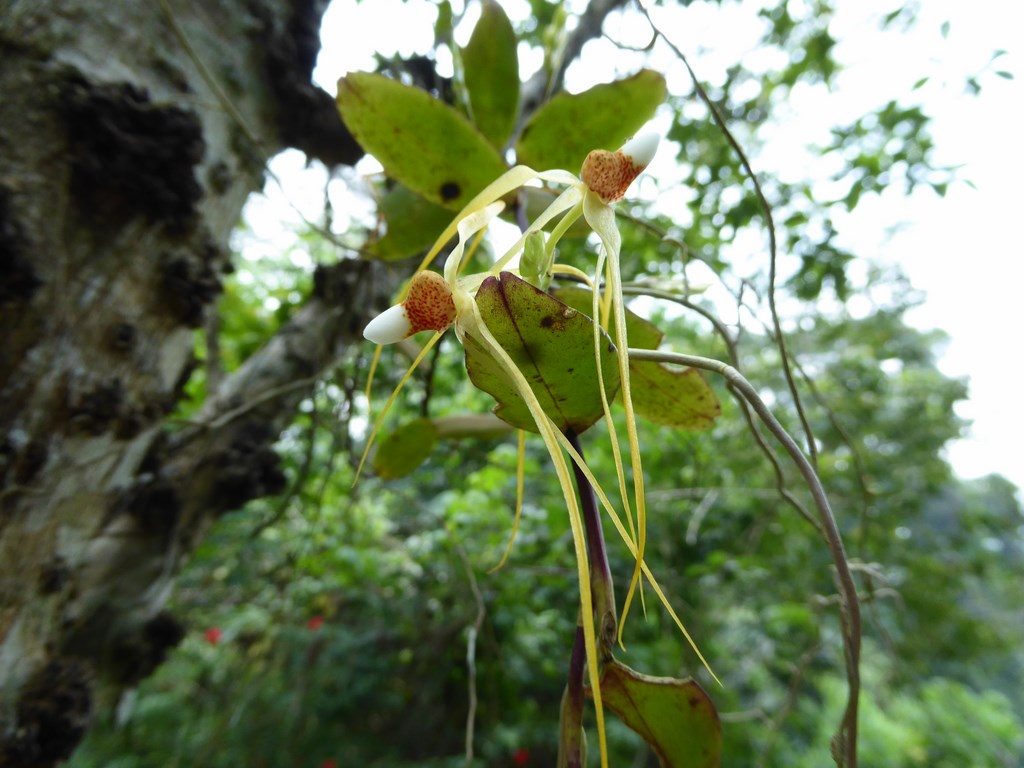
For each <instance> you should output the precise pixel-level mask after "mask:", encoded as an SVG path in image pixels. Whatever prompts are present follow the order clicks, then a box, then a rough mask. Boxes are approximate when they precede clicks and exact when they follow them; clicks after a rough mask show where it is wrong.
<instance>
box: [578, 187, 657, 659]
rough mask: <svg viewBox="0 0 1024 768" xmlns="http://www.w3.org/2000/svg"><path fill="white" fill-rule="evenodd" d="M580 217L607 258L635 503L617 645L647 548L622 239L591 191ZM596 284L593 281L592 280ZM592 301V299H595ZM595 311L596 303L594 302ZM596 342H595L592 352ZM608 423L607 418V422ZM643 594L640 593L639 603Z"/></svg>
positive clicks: (610, 212) (612, 216)
mask: <svg viewBox="0 0 1024 768" xmlns="http://www.w3.org/2000/svg"><path fill="white" fill-rule="evenodd" d="M583 215H584V217H585V218H586V220H587V223H589V224H590V226H591V227H592V228H593V230H594V231H595V232H596V233H597V235H598V237H600V238H601V242H602V244H603V245H604V255H605V256H607V258H608V270H607V276H608V285H607V290H608V291H610V292H611V298H612V319H613V321H614V323H615V335H616V338H617V339H618V342H619V347H620V349H619V355H618V359H619V378H620V384H619V387H620V390H621V392H622V405H623V409H624V411H625V413H626V432H627V434H628V437H629V453H630V461H631V464H632V468H633V493H634V502H635V504H636V567H635V569H634V571H633V578H632V579H630V582H629V590H628V591H627V593H626V600H625V602H624V603H623V606H622V618H621V620H620V621H619V644H620V645H621V644H622V632H623V627H624V626H625V623H626V617H627V615H628V614H629V608H630V605H631V604H632V601H633V596H634V594H635V593H636V590H637V588H638V587H640V586H641V582H640V579H641V573H642V569H643V562H644V550H645V549H646V546H647V506H646V502H645V496H644V472H643V462H642V461H641V458H640V445H639V438H638V436H637V429H636V414H635V413H634V411H633V397H632V393H631V391H630V379H629V344H628V340H627V336H626V311H625V305H624V303H623V299H622V276H621V274H620V272H619V250H620V248H621V245H622V240H621V238H620V236H619V230H618V227H616V226H615V212H614V211H613V210H612V209H611V208H610V207H609V206H608V205H606V204H605V203H604V202H602V201H601V199H600V197H599V196H598V195H597V194H596V193H593V192H590V193H588V194H587V196H586V198H585V199H584V201H583ZM598 265H599V266H598V269H597V270H596V275H597V279H600V275H601V269H600V266H601V265H602V262H601V256H599V257H598ZM595 282H596V280H595ZM595 298H596V296H595ZM595 311H596V301H595ZM596 345H597V342H596V341H595V350H596ZM609 421H610V419H609ZM612 441H613V444H617V442H618V441H617V440H616V438H615V435H614V433H613V434H612ZM642 599H643V595H642V593H641V600H642Z"/></svg>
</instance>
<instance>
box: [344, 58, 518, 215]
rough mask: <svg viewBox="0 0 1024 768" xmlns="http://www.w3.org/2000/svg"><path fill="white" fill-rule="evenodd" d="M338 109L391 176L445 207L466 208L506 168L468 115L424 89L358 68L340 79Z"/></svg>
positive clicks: (354, 134) (499, 156) (356, 135)
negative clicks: (361, 70)
mask: <svg viewBox="0 0 1024 768" xmlns="http://www.w3.org/2000/svg"><path fill="white" fill-rule="evenodd" d="M338 109H339V110H340V111H341V117H342V119H343V120H344V121H345V124H346V125H347V126H348V128H349V130H350V131H352V135H353V136H355V138H356V140H357V141H358V142H359V143H360V145H362V147H363V149H365V150H366V151H367V152H369V153H370V154H372V155H373V156H374V157H376V158H377V159H378V160H379V161H380V163H381V165H383V166H384V170H385V171H386V172H387V174H388V175H389V176H391V177H392V178H394V179H397V180H398V181H400V182H401V183H402V184H404V185H405V186H407V187H408V188H409V189H411V190H413V191H414V192H417V193H419V194H420V195H422V196H423V197H425V198H426V199H427V200H429V201H431V202H433V203H437V204H438V205H443V206H445V207H446V208H451V209H453V210H458V209H460V208H462V207H463V206H464V205H465V204H466V203H468V202H469V201H470V199H471V198H472V197H473V196H474V195H475V194H476V193H477V192H479V191H480V190H481V189H483V188H484V187H485V186H487V185H488V184H489V183H490V182H492V181H493V180H494V179H495V178H497V177H498V176H500V175H501V174H502V173H504V172H505V170H506V166H505V161H504V160H503V159H502V157H501V154H500V153H499V152H498V150H497V149H495V148H494V147H493V146H491V144H489V143H488V142H487V140H486V139H485V138H484V137H483V136H481V135H480V132H479V131H477V129H476V128H474V127H473V126H472V125H471V124H470V123H469V121H468V120H467V119H466V118H465V117H463V116H462V115H460V114H459V113H458V112H456V111H455V110H454V109H452V108H451V107H449V106H448V105H447V104H443V103H442V102H440V101H438V100H437V99H435V98H433V97H432V96H431V95H430V94H428V93H427V92H426V91H422V90H420V89H419V88H413V87H412V86H408V85H403V84H402V83H399V82H397V81H396V80H391V79H389V78H387V77H383V76H382V75H374V74H370V73H367V72H354V73H352V74H350V75H347V76H345V77H343V78H341V80H339V81H338Z"/></svg>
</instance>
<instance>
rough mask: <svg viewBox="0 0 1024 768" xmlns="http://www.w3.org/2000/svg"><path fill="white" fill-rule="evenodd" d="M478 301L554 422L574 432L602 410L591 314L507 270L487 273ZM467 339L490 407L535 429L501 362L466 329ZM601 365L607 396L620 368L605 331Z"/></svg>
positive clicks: (469, 360)
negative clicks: (494, 403) (497, 275)
mask: <svg viewBox="0 0 1024 768" xmlns="http://www.w3.org/2000/svg"><path fill="white" fill-rule="evenodd" d="M476 302H477V306H478V307H479V308H480V314H481V315H482V316H483V319H484V322H485V323H487V327H488V328H489V329H490V331H491V333H492V334H493V335H494V337H495V339H497V341H498V343H499V344H500V345H501V346H502V347H503V348H504V349H505V351H506V352H508V354H509V356H510V357H511V358H512V360H513V362H514V363H515V364H516V366H518V368H519V370H520V371H522V373H523V375H524V376H525V377H526V380H527V381H528V382H529V384H530V387H531V388H532V389H533V392H534V394H535V395H536V396H537V399H538V400H539V401H540V404H541V407H542V408H543V409H544V412H545V413H547V415H548V416H549V417H550V418H551V420H552V421H553V422H554V423H555V425H556V426H557V428H558V429H560V430H562V431H565V430H566V429H572V430H573V431H574V432H576V433H577V434H579V433H581V432H583V431H584V430H585V429H587V428H588V427H590V425H592V424H593V423H594V422H595V421H597V420H598V419H600V418H601V417H602V415H603V409H602V406H601V392H600V390H599V389H598V387H599V384H598V374H597V364H596V362H595V360H594V326H593V323H592V322H591V320H590V317H589V316H588V315H585V314H583V313H581V312H577V311H576V310H575V309H572V308H571V307H568V306H566V305H565V304H563V303H562V302H560V301H558V300H557V299H555V298H553V297H551V296H549V295H548V294H546V293H544V292H543V291H540V290H538V289H537V288H535V287H534V286H532V285H530V284H529V283H528V282H526V281H525V280H522V279H520V278H518V277H516V276H515V275H513V274H511V273H509V272H502V273H501V275H500V278H495V277H489V278H487V279H486V280H485V281H484V282H483V283H482V284H481V285H480V289H479V290H478V291H477V294H476ZM465 347H466V369H467V370H468V371H469V378H470V380H471V381H472V382H473V384H474V385H476V386H477V387H478V388H479V389H482V390H483V391H484V392H487V393H488V394H489V395H491V396H492V397H493V398H494V399H495V400H497V401H498V405H497V406H496V407H495V409H494V413H495V415H497V416H498V418H500V419H502V420H503V421H506V422H508V423H509V424H511V425H512V426H514V427H518V428H519V429H525V430H529V431H531V432H536V431H537V427H536V424H535V423H534V420H533V416H531V415H530V411H529V409H528V408H527V406H526V404H525V403H524V402H523V399H522V398H521V397H520V396H519V392H518V391H517V390H516V388H515V386H514V384H513V382H512V380H511V378H510V377H509V376H508V374H506V373H505V371H504V370H503V368H502V367H501V366H500V365H499V363H498V362H497V361H496V360H495V359H494V358H493V357H492V356H491V355H490V353H488V352H487V351H486V350H485V349H484V347H483V346H482V345H481V344H480V342H479V341H478V340H477V339H475V338H473V336H472V335H470V334H469V333H467V334H466V337H465ZM601 371H602V375H603V376H604V382H605V386H606V388H607V392H608V397H609V398H612V397H614V395H615V393H616V392H617V391H618V388H619V374H618V365H617V363H616V360H615V348H614V347H613V346H612V344H611V340H610V339H608V337H607V336H605V343H604V344H602V347H601Z"/></svg>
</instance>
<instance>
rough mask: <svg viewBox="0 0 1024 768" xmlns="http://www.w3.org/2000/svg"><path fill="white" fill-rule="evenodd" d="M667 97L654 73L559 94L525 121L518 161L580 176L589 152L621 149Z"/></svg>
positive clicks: (518, 146)
mask: <svg viewBox="0 0 1024 768" xmlns="http://www.w3.org/2000/svg"><path fill="white" fill-rule="evenodd" d="M666 93H667V91H666V88H665V78H664V77H662V76H661V75H660V74H659V73H657V72H654V71H653V70H649V69H643V70H641V71H640V72H638V73H637V74H635V75H633V76H632V77H628V78H626V79H624V80H616V81H615V82H614V83H606V84H603V85H596V86H594V87H593V88H591V89H590V90H587V91H584V92H583V93H578V94H569V93H560V94H558V95H557V96H555V97H554V98H552V99H551V101H549V102H548V103H547V104H545V105H544V106H542V107H541V108H540V109H538V110H537V111H536V112H534V113H533V116H532V117H531V118H530V120H529V121H528V122H527V123H526V126H525V127H524V128H523V133H522V136H520V137H519V141H518V142H517V144H516V159H517V161H518V162H520V163H524V164H526V165H529V166H531V167H533V168H537V169H548V168H564V169H566V170H568V171H571V172H573V173H577V172H578V171H579V169H580V166H582V165H583V160H584V158H586V156H587V154H588V153H589V152H590V150H592V149H608V150H616V149H618V148H619V147H620V146H622V144H623V143H624V142H625V141H626V139H628V138H629V137H630V136H632V135H633V134H634V133H636V131H637V130H639V129H640V128H641V127H643V125H644V124H645V123H646V122H647V121H648V120H650V119H651V118H652V117H653V116H654V111H655V110H656V109H657V108H658V106H659V105H660V104H661V103H662V102H663V101H664V100H665V96H666Z"/></svg>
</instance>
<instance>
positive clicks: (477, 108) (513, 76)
mask: <svg viewBox="0 0 1024 768" xmlns="http://www.w3.org/2000/svg"><path fill="white" fill-rule="evenodd" d="M516 45H517V42H516V33H515V30H514V29H512V22H510V21H509V20H508V16H506V15H505V11H503V10H502V8H501V6H500V5H499V4H498V3H496V2H494V0H487V1H486V2H484V4H483V10H482V11H481V14H480V20H479V21H478V22H477V24H476V27H475V28H474V29H473V36H472V37H471V38H470V39H469V43H468V44H467V45H466V47H465V48H464V49H463V50H462V64H463V68H464V71H465V81H466V90H467V91H469V106H470V110H471V111H472V116H473V122H474V123H475V124H476V127H477V128H478V129H479V130H480V132H481V133H482V134H483V135H484V136H486V137H487V138H488V140H489V141H490V142H491V143H492V144H493V145H494V146H495V147H498V148H499V149H500V148H501V147H503V146H504V145H505V142H506V141H508V138H509V136H511V135H512V129H513V128H514V127H515V124H516V110H517V109H518V108H519V57H518V54H517V53H516Z"/></svg>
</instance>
